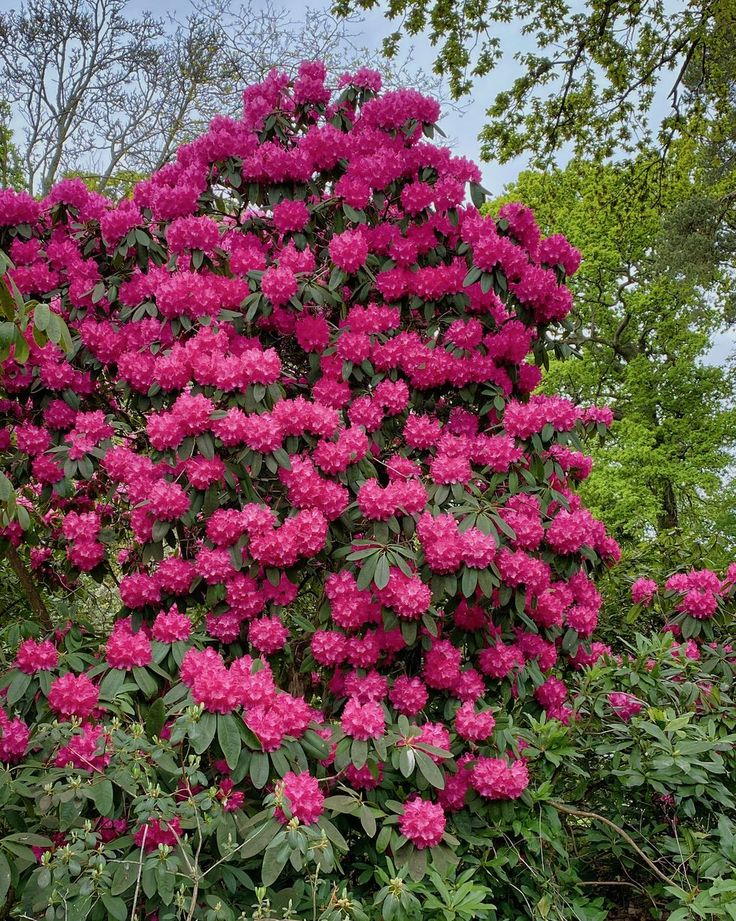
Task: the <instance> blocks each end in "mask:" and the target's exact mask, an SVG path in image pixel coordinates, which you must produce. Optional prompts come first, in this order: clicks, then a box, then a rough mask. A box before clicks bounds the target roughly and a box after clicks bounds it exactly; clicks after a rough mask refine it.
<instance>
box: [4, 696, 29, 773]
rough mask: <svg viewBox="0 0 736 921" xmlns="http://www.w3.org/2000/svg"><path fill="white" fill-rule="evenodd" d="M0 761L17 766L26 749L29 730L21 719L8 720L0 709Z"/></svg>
mask: <svg viewBox="0 0 736 921" xmlns="http://www.w3.org/2000/svg"><path fill="white" fill-rule="evenodd" d="M0 733H1V734H0V761H4V762H5V763H6V764H18V762H20V761H21V760H22V759H23V756H24V755H25V753H26V749H27V748H28V739H29V738H30V735H31V730H30V729H29V727H28V726H27V725H26V724H25V723H24V722H23V720H21V719H18V718H16V719H12V720H11V719H9V718H8V715H7V713H6V712H5V710H3V709H2V707H0Z"/></svg>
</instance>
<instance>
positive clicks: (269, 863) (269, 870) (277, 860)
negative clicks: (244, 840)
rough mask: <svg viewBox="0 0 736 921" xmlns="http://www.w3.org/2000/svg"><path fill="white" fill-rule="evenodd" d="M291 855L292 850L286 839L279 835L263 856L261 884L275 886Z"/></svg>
mask: <svg viewBox="0 0 736 921" xmlns="http://www.w3.org/2000/svg"><path fill="white" fill-rule="evenodd" d="M290 854H291V848H290V847H289V842H288V841H287V840H286V838H285V837H284V838H282V837H281V836H280V835H277V836H276V838H274V840H273V841H272V842H271V843H270V844H269V845H268V847H267V848H266V851H265V853H264V855H263V868H262V870H261V883H262V884H263V885H264V886H273V884H274V883H275V882H276V880H277V879H278V878H279V876H281V871H282V870H283V869H284V867H285V866H286V862H287V860H288V859H289V855H290Z"/></svg>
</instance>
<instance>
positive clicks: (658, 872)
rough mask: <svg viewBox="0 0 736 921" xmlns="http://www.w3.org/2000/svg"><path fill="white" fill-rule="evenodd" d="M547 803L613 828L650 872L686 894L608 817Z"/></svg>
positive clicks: (566, 812) (560, 810)
mask: <svg viewBox="0 0 736 921" xmlns="http://www.w3.org/2000/svg"><path fill="white" fill-rule="evenodd" d="M549 805H550V806H552V808H553V809H556V810H557V811H558V812H564V813H565V814H566V815H574V816H577V817H578V818H581V819H597V820H598V821H599V822H603V824H604V825H607V826H608V827H609V828H611V829H613V831H615V832H616V833H617V834H618V835H620V836H621V837H622V838H623V839H624V841H626V842H627V844H628V845H629V846H630V847H632V848H633V849H634V850H635V851H636V853H637V854H638V855H639V857H641V859H642V860H643V861H644V863H645V864H646V865H647V866H648V867H649V869H650V870H651V871H652V873H654V874H655V875H656V876H658V877H659V879H661V880H662V882H663V883H666V884H667V885H668V886H672V887H673V888H674V889H677V890H678V891H680V892H683V893H685V895H687V893H686V892H685V890H684V889H683V888H682V887H681V886H678V885H677V883H676V882H675V881H674V880H672V879H670V878H669V876H665V874H664V873H662V871H661V870H660V869H659V867H658V866H657V865H656V864H655V863H653V862H652V861H651V860H650V859H649V858H648V857H647V855H646V854H645V853H644V851H643V850H642V849H641V848H640V847H639V845H638V844H637V843H636V841H634V839H633V838H632V837H631V835H630V834H628V832H625V831H624V830H623V828H621V826H620V825H616V823H615V822H612V821H611V820H610V819H607V818H606V817H605V816H603V815H598V813H597V812H585V811H583V810H581V809H573V808H572V807H571V806H566V805H565V804H564V803H557V802H555V801H553V800H550V801H549Z"/></svg>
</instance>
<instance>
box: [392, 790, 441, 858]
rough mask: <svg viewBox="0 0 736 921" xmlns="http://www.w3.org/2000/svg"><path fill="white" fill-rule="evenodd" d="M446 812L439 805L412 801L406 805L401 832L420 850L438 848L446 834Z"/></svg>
mask: <svg viewBox="0 0 736 921" xmlns="http://www.w3.org/2000/svg"><path fill="white" fill-rule="evenodd" d="M445 825H446V819H445V811H444V809H443V808H442V806H440V805H439V803H430V802H429V800H425V799H420V798H419V797H417V798H416V799H411V800H409V801H408V802H407V803H405V805H404V811H403V813H402V814H401V817H400V818H399V830H400V831H401V834H402V835H403V836H404V837H405V838H408V839H409V841H411V842H412V844H413V845H414V846H415V847H416V848H418V849H419V850H424V848H428V847H436V846H437V845H438V844H439V843H440V841H441V840H442V836H443V835H444V833H445Z"/></svg>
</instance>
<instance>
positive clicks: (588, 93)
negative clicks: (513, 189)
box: [334, 0, 736, 161]
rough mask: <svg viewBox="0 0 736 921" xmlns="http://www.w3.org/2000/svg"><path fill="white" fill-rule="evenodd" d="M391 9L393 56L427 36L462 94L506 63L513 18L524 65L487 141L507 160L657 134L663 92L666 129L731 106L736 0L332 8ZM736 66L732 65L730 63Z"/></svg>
mask: <svg viewBox="0 0 736 921" xmlns="http://www.w3.org/2000/svg"><path fill="white" fill-rule="evenodd" d="M379 6H383V8H384V9H385V13H386V16H387V18H388V19H389V20H391V21H392V22H394V21H395V22H397V23H398V24H399V25H400V28H399V29H397V30H396V31H395V32H394V33H393V34H391V35H390V36H389V37H388V38H387V39H386V41H385V45H384V50H385V51H386V52H387V54H388V55H389V56H390V55H393V54H396V53H397V50H398V47H399V42H400V39H401V37H402V35H404V34H408V35H410V36H415V35H420V34H421V35H427V36H428V38H429V41H430V42H431V44H432V45H433V46H434V47H436V48H437V49H438V50H437V58H436V61H435V70H436V72H437V73H438V74H442V75H443V76H445V77H446V78H447V79H448V80H449V83H450V88H451V91H452V93H453V94H454V95H455V96H456V97H461V96H463V95H465V94H467V93H468V92H469V91H470V90H471V88H472V86H473V82H474V80H475V79H477V78H479V77H483V76H485V75H487V74H489V73H491V72H492V71H493V70H494V69H496V68H497V67H498V66H499V65H500V64H502V63H506V62H505V45H506V44H507V39H506V37H507V35H508V25H509V23H511V24H512V25H513V26H514V27H515V29H516V31H518V32H519V33H521V34H522V35H524V36H526V37H528V46H529V47H530V48H531V49H532V50H524V51H520V52H518V53H517V54H516V61H517V63H518V65H519V66H520V69H521V73H520V74H519V76H518V77H517V78H516V79H515V80H514V82H513V84H512V86H511V88H510V89H509V90H507V91H503V92H500V93H498V95H497V96H496V98H495V100H494V101H493V103H492V104H491V107H490V108H489V110H488V115H489V117H490V122H489V124H488V125H487V126H486V127H485V128H484V131H483V134H482V137H483V141H484V144H485V151H484V152H485V154H486V155H487V156H488V157H489V158H490V157H494V158H498V159H500V160H501V161H505V160H509V159H511V158H512V157H514V156H516V155H517V154H519V153H522V152H523V151H533V152H534V154H535V156H536V158H537V159H538V160H540V161H541V160H547V159H549V157H550V156H552V155H554V154H555V152H556V151H557V150H559V148H560V147H562V146H563V145H566V144H569V143H572V144H573V145H574V146H575V149H576V152H577V153H585V154H586V155H590V154H591V153H592V152H595V153H598V154H600V153H602V154H605V155H610V154H612V153H614V152H615V151H616V150H617V149H620V148H621V147H624V148H626V149H629V150H632V149H634V148H636V147H638V146H640V145H641V144H642V143H644V144H646V143H647V141H648V139H649V130H650V124H649V112H650V108H651V104H652V101H653V99H654V96H655V94H656V93H657V92H658V91H666V92H667V99H668V101H669V103H670V110H669V112H668V114H667V117H666V119H665V122H666V124H663V127H664V128H666V129H667V130H670V131H671V130H674V129H677V130H679V129H681V128H682V127H683V126H684V125H685V123H686V122H687V121H688V119H690V118H692V117H693V116H694V115H696V114H702V113H703V112H704V111H707V110H708V109H709V108H712V107H713V106H714V105H715V106H717V107H730V106H732V100H730V99H729V93H728V87H729V85H730V82H731V80H730V74H729V75H726V74H725V73H724V66H723V65H724V63H725V62H726V61H727V60H728V53H729V51H730V50H732V47H731V46H732V44H733V28H734V15H735V12H734V11H735V9H736V7H735V6H734V2H733V0H715V2H712V0H687V2H679V3H675V4H671V3H665V2H663V0H654V2H652V3H646V4H643V3H639V2H634V0H624V2H615V0H601V2H597V3H591V4H587V5H584V6H582V7H581V6H579V5H569V4H567V3H564V2H562V0H531V2H527V0H507V2H505V3H494V2H491V0H462V2H459V3H447V2H446V0H386V3H385V4H381V3H380V2H379V0H336V2H335V4H334V8H335V10H336V11H337V12H338V13H340V14H342V15H348V14H349V13H350V12H352V11H355V10H356V9H374V8H376V7H379ZM732 67H733V65H732V64H730V66H729V67H728V68H727V69H728V70H730V69H732Z"/></svg>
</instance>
